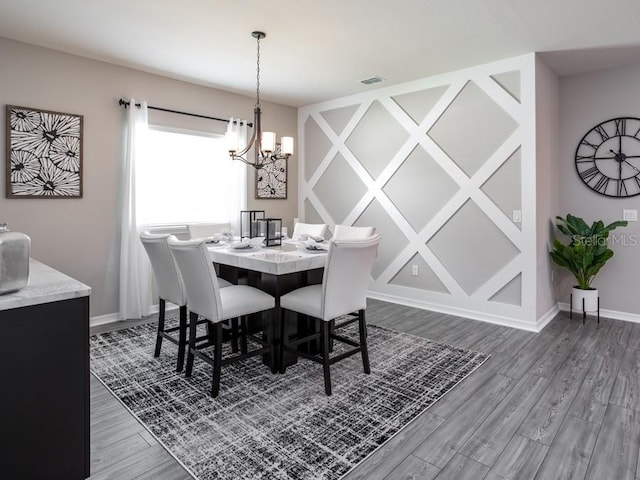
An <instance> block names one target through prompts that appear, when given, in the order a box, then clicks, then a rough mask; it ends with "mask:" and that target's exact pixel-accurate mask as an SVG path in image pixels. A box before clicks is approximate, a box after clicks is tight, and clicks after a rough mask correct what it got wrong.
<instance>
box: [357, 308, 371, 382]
mask: <svg viewBox="0 0 640 480" xmlns="http://www.w3.org/2000/svg"><path fill="white" fill-rule="evenodd" d="M358 323H359V326H360V328H359V330H360V348H361V350H360V353H362V366H363V367H364V373H366V374H369V373H371V368H370V366H369V350H368V348H367V322H366V321H365V318H364V310H360V311H359V312H358Z"/></svg>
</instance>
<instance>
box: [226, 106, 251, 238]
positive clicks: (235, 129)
mask: <svg viewBox="0 0 640 480" xmlns="http://www.w3.org/2000/svg"><path fill="white" fill-rule="evenodd" d="M227 133H235V134H236V135H237V138H238V151H240V150H242V149H243V148H245V147H246V146H247V137H248V135H247V121H246V120H242V119H240V118H230V119H229V123H228V124H227ZM233 163H234V164H235V165H234V168H233V173H232V178H230V179H229V181H231V182H234V183H235V184H236V185H240V192H239V193H240V194H239V195H238V199H237V200H236V199H230V201H229V204H228V212H229V219H230V222H231V228H233V232H234V233H235V234H236V235H240V210H246V209H247V169H248V168H249V167H248V166H246V165H245V164H244V163H242V162H240V161H237V160H234V161H233Z"/></svg>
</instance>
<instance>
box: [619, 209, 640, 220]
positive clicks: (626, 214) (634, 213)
mask: <svg viewBox="0 0 640 480" xmlns="http://www.w3.org/2000/svg"><path fill="white" fill-rule="evenodd" d="M622 219H623V220H626V221H628V222H637V221H638V210H627V209H626V208H625V209H623V210H622Z"/></svg>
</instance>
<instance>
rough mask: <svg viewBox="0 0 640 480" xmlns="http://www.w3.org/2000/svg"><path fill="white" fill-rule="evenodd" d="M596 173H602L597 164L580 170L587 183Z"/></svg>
mask: <svg viewBox="0 0 640 480" xmlns="http://www.w3.org/2000/svg"><path fill="white" fill-rule="evenodd" d="M596 175H601V173H600V170H598V167H596V166H593V167H591V168H587V169H586V170H585V171H583V172H580V176H581V177H582V180H584V182H585V183H588V182H590V181H591V180H592V179H593V178H594V177H595V176H596Z"/></svg>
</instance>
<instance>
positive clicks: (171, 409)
mask: <svg viewBox="0 0 640 480" xmlns="http://www.w3.org/2000/svg"><path fill="white" fill-rule="evenodd" d="M343 332H344V333H345V336H351V337H352V338H356V335H357V330H356V329H355V328H354V329H353V330H351V331H348V327H347V328H345V329H344V331H343ZM154 342H155V327H154V326H153V325H141V326H137V327H132V328H128V329H125V330H121V331H117V332H112V333H105V334H100V335H95V336H93V337H91V341H90V352H91V370H92V372H93V373H94V374H95V375H96V376H97V377H98V378H99V379H100V380H101V381H102V383H104V384H105V385H106V386H107V387H108V388H109V389H110V390H111V392H113V394H114V395H115V396H116V397H117V398H119V399H120V400H121V401H122V403H123V404H124V405H125V406H126V407H128V408H129V409H130V411H131V412H132V413H133V414H134V415H135V416H136V417H137V418H138V419H139V420H140V421H141V422H142V423H143V424H144V425H145V426H146V427H147V428H148V429H149V431H150V432H151V433H153V434H154V435H155V436H156V438H157V439H158V440H159V441H160V442H161V443H162V444H163V445H164V446H165V448H167V450H168V451H169V452H170V453H171V454H172V455H173V456H174V457H175V458H176V459H177V460H178V461H179V462H180V463H182V465H183V466H185V468H187V470H189V472H190V473H191V474H192V475H193V476H194V477H196V478H197V479H199V480H209V479H233V480H258V479H264V480H267V479H269V480H274V479H282V480H307V479H308V480H337V479H339V478H341V477H342V476H344V475H345V474H346V473H348V472H349V471H350V470H352V469H353V468H354V467H355V466H356V465H358V464H359V463H360V462H362V461H363V460H364V459H365V458H366V457H367V456H369V455H370V454H371V453H372V452H373V451H375V450H376V449H377V448H378V447H380V446H381V445H382V444H384V443H385V442H386V441H387V440H389V439H390V438H391V437H392V436H393V435H395V434H396V433H397V432H398V431H400V430H401V429H402V428H403V427H405V426H407V424H409V422H411V420H413V419H414V418H415V417H417V416H418V415H419V414H420V413H422V412H423V411H424V410H425V409H427V408H428V407H429V406H431V405H433V404H434V403H435V402H436V401H438V399H440V398H441V397H442V396H443V395H444V394H445V393H447V392H448V391H449V390H451V389H452V388H453V387H454V386H455V385H456V384H457V383H459V382H460V381H462V380H463V379H464V378H465V377H466V376H468V375H469V374H471V373H472V372H473V371H474V370H475V369H476V368H478V367H479V366H480V365H481V364H482V363H483V362H484V361H485V360H486V359H487V358H488V355H483V354H480V353H477V352H472V351H469V350H464V349H460V348H455V347H452V346H449V345H443V344H439V343H436V342H433V341H430V340H428V339H425V338H421V337H416V336H413V335H409V334H405V333H401V332H397V331H394V330H389V329H386V328H380V327H375V326H371V325H370V326H369V336H368V342H369V357H370V361H371V374H370V375H365V374H364V373H363V371H362V361H361V358H360V356H359V355H355V356H353V357H350V358H348V359H346V360H343V361H341V362H339V363H337V364H335V365H333V366H332V368H331V379H332V386H333V395H332V396H331V397H327V396H326V395H325V394H324V383H323V376H322V366H321V365H318V364H315V363H313V362H309V361H306V360H301V361H299V362H298V363H297V364H296V365H293V366H291V367H289V368H288V369H287V372H286V373H285V374H284V375H280V374H276V375H273V374H271V372H270V370H269V369H268V368H267V367H266V366H264V365H263V364H262V363H261V360H260V359H259V358H256V357H254V358H252V359H249V360H248V361H246V362H242V363H237V364H232V365H228V366H224V367H223V368H222V379H221V384H220V395H219V396H218V397H217V398H215V399H214V398H211V397H210V396H209V394H208V392H209V390H210V388H211V367H210V366H209V365H207V364H205V363H204V362H202V361H198V359H196V361H195V364H194V371H193V375H192V376H191V377H190V378H188V379H187V378H185V377H184V375H183V374H178V373H176V372H175V358H176V357H175V356H176V347H175V346H174V345H173V344H171V343H170V342H164V343H163V346H162V354H161V355H160V357H159V358H153V347H154Z"/></svg>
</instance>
